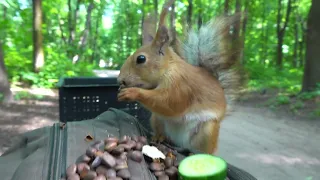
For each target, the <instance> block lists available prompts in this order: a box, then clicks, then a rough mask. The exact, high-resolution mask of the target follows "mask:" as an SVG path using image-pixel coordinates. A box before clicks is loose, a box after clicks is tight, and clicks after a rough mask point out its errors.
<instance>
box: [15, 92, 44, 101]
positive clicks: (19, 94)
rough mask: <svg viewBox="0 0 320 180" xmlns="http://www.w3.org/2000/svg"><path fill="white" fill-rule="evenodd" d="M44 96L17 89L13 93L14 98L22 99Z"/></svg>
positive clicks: (41, 97)
mask: <svg viewBox="0 0 320 180" xmlns="http://www.w3.org/2000/svg"><path fill="white" fill-rule="evenodd" d="M43 98H44V96H42V95H34V94H30V93H28V92H26V91H19V92H17V93H16V94H15V95H14V99H15V100H22V99H38V100H40V99H43Z"/></svg>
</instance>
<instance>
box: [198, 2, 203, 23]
mask: <svg viewBox="0 0 320 180" xmlns="http://www.w3.org/2000/svg"><path fill="white" fill-rule="evenodd" d="M198 6H199V8H198V23H197V24H198V29H200V27H201V25H202V16H203V14H202V4H201V2H199V5H198Z"/></svg>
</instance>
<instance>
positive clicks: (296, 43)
mask: <svg viewBox="0 0 320 180" xmlns="http://www.w3.org/2000/svg"><path fill="white" fill-rule="evenodd" d="M298 46H299V26H298V22H297V21H296V22H295V23H294V47H293V60H292V66H293V67H295V68H296V67H298V48H299V47H298Z"/></svg>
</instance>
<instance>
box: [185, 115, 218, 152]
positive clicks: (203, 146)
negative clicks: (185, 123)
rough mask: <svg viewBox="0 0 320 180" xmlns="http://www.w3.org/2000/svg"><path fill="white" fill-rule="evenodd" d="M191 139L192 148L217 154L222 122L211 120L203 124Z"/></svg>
mask: <svg viewBox="0 0 320 180" xmlns="http://www.w3.org/2000/svg"><path fill="white" fill-rule="evenodd" d="M197 128H198V129H197V132H196V133H195V134H194V135H193V137H192V138H191V146H192V147H193V148H195V149H197V150H199V151H202V152H204V153H208V154H215V153H216V152H217V148H218V139H219V130H220V122H219V121H217V120H211V121H206V122H202V123H200V124H199V126H198V127H197Z"/></svg>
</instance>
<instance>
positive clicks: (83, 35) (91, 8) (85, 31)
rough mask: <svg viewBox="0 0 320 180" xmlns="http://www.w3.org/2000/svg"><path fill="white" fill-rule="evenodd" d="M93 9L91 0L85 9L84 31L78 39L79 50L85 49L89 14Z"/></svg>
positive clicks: (89, 26) (89, 23) (89, 25)
mask: <svg viewBox="0 0 320 180" xmlns="http://www.w3.org/2000/svg"><path fill="white" fill-rule="evenodd" d="M93 8H94V4H93V0H91V1H90V4H89V6H88V9H87V16H86V23H85V28H84V30H83V32H82V36H81V38H80V41H81V42H80V44H81V49H83V48H84V47H85V45H86V43H87V39H88V36H89V33H90V31H91V13H92V10H93Z"/></svg>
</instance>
